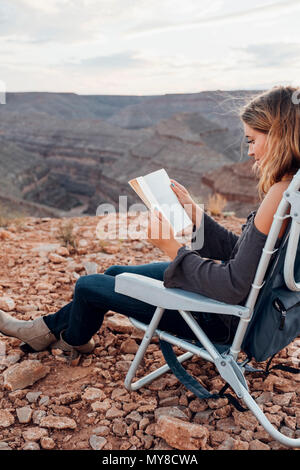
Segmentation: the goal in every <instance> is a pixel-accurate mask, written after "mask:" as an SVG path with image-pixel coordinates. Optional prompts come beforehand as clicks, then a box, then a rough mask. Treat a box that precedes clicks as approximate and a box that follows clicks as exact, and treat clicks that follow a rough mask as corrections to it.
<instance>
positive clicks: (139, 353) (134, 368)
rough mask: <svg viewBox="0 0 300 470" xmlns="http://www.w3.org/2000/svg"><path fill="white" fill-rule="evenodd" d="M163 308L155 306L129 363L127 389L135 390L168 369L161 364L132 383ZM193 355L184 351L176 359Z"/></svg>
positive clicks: (183, 358) (180, 359)
mask: <svg viewBox="0 0 300 470" xmlns="http://www.w3.org/2000/svg"><path fill="white" fill-rule="evenodd" d="M164 311H165V309H164V308H161V307H157V308H156V310H155V312H154V315H153V317H152V320H151V322H150V323H149V325H148V327H147V329H146V331H145V334H144V337H143V339H142V342H141V344H140V346H139V349H138V350H137V352H136V354H135V357H134V359H133V361H132V363H131V365H130V368H129V370H128V372H127V375H126V378H125V382H124V384H125V387H126V389H127V390H137V389H139V388H141V387H142V386H144V385H146V384H148V383H149V382H152V381H153V380H154V379H156V378H158V377H160V376H161V375H162V374H164V373H165V372H167V371H168V370H170V368H169V366H168V365H167V364H165V365H163V366H162V367H160V368H159V369H157V370H155V371H154V372H151V373H150V374H148V375H146V376H145V377H143V378H141V379H140V380H137V381H136V382H134V383H132V381H133V379H134V377H135V374H136V371H137V369H138V367H139V365H140V363H141V360H142V359H143V357H144V354H145V352H146V349H147V348H148V346H149V343H150V341H151V339H152V337H153V335H154V334H155V330H156V329H157V326H158V324H159V322H160V319H161V317H162V315H163V313H164ZM192 356H193V353H191V352H186V353H184V354H182V355H181V356H179V357H178V360H179V361H180V362H183V361H186V360H187V359H190V358H191V357H192Z"/></svg>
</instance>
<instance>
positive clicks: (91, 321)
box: [43, 262, 224, 346]
mask: <svg viewBox="0 0 300 470" xmlns="http://www.w3.org/2000/svg"><path fill="white" fill-rule="evenodd" d="M168 265H169V262H154V263H148V264H141V265H137V266H119V265H114V266H110V267H109V268H108V269H107V270H106V271H105V272H104V274H91V275H87V276H82V277H80V278H79V279H78V280H77V282H76V285H75V291H74V296H73V300H72V301H71V302H70V303H68V304H67V305H65V306H64V307H62V308H61V309H60V310H58V311H57V312H56V313H53V314H49V315H47V316H44V317H43V319H44V321H45V323H46V325H47V326H48V328H49V329H50V330H51V331H52V333H53V334H54V335H55V336H56V337H57V339H59V337H60V333H61V331H63V330H65V331H64V333H63V338H64V340H65V341H66V342H67V343H68V344H70V345H73V346H79V345H82V344H85V343H87V342H88V341H89V340H90V339H91V337H92V336H93V335H94V334H95V333H97V331H98V330H99V329H100V327H101V325H102V322H103V318H104V315H105V313H106V312H107V311H108V310H113V311H114V312H118V313H121V314H123V315H126V316H130V317H133V318H135V319H137V320H140V321H142V322H143V323H146V324H149V323H150V321H151V318H152V316H153V313H154V312H155V309H156V307H154V306H153V305H150V304H147V303H145V302H142V301H140V300H137V299H134V298H132V297H128V296H126V295H123V294H119V293H117V292H115V290H114V287H115V276H116V275H117V274H121V273H123V272H128V273H136V274H142V275H144V276H148V277H151V278H153V279H159V280H163V273H164V271H165V269H166V268H167V267H168ZM198 316H199V320H198V321H199V324H200V325H201V327H203V329H204V330H205V331H206V332H207V334H208V335H209V334H210V332H214V333H217V335H218V336H219V335H220V334H221V335H223V334H224V325H223V324H222V322H220V320H218V319H217V318H216V316H215V315H212V314H209V315H205V314H198ZM222 327H223V328H222ZM159 328H160V329H164V330H166V331H169V332H171V333H173V334H178V335H180V336H182V337H185V338H191V339H195V336H194V334H193V332H192V331H191V329H190V328H189V326H188V325H187V324H186V322H185V321H184V320H183V319H182V317H181V315H180V313H179V312H178V311H177V310H167V309H166V310H165V312H164V314H163V316H162V319H161V321H160V324H159Z"/></svg>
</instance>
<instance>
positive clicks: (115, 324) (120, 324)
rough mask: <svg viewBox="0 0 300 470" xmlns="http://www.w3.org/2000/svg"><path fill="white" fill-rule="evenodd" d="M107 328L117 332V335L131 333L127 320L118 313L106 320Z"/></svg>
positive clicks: (130, 325)
mask: <svg viewBox="0 0 300 470" xmlns="http://www.w3.org/2000/svg"><path fill="white" fill-rule="evenodd" d="M107 326H108V328H110V329H111V330H113V331H118V332H119V333H131V331H132V328H133V326H132V324H131V322H130V320H128V318H127V317H125V316H124V315H121V314H118V313H115V314H114V315H113V316H111V317H109V318H107Z"/></svg>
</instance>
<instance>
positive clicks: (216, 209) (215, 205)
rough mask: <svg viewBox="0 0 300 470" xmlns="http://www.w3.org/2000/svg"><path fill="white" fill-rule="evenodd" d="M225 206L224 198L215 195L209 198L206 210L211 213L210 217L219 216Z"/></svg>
mask: <svg viewBox="0 0 300 470" xmlns="http://www.w3.org/2000/svg"><path fill="white" fill-rule="evenodd" d="M226 204H227V200H226V198H225V197H223V196H222V195H221V194H219V193H216V194H213V195H212V196H209V198H208V203H207V210H208V211H209V212H210V213H211V215H221V214H222V212H223V209H224V207H225V206H226Z"/></svg>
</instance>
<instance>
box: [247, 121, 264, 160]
mask: <svg viewBox="0 0 300 470" xmlns="http://www.w3.org/2000/svg"><path fill="white" fill-rule="evenodd" d="M244 132H245V137H246V138H247V143H248V145H249V149H248V155H249V157H253V158H254V159H255V161H256V165H257V166H259V167H260V166H261V164H262V161H263V159H264V156H265V150H266V140H267V134H263V133H262V132H259V131H256V130H255V129H252V127H250V126H248V124H246V123H244Z"/></svg>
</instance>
